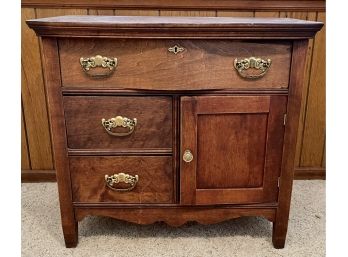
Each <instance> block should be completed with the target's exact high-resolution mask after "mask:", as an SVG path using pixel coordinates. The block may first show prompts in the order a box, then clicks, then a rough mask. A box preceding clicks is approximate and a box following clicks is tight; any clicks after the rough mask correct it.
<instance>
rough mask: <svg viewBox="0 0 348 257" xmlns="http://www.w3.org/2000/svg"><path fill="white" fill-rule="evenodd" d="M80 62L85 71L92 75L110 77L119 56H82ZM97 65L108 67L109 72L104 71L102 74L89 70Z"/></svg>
mask: <svg viewBox="0 0 348 257" xmlns="http://www.w3.org/2000/svg"><path fill="white" fill-rule="evenodd" d="M80 64H81V67H82V69H83V71H84V72H85V73H86V74H87V75H89V76H91V77H108V76H110V75H111V74H112V73H113V72H114V71H115V69H116V66H117V58H114V57H112V58H109V57H104V56H101V55H96V56H93V57H87V58H85V57H81V58H80ZM96 67H101V68H106V69H108V71H109V72H107V73H102V74H99V73H91V72H89V71H90V70H91V68H96Z"/></svg>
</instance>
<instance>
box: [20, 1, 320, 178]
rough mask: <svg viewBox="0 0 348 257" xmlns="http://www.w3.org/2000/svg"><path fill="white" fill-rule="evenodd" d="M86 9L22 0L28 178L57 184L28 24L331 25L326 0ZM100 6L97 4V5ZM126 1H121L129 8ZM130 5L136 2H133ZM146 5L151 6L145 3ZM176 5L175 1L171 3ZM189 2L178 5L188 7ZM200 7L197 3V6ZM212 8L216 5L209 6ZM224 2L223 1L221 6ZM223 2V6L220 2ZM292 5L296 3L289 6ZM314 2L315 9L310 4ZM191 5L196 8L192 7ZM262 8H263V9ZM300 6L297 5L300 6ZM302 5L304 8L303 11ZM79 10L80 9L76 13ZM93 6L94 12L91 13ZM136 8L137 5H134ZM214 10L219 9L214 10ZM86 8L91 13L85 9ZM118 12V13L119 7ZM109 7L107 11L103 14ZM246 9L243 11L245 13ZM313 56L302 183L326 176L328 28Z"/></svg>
mask: <svg viewBox="0 0 348 257" xmlns="http://www.w3.org/2000/svg"><path fill="white" fill-rule="evenodd" d="M77 2H79V3H81V2H82V3H81V4H76V5H74V4H71V3H70V4H67V2H65V1H46V5H45V1H33V0H22V17H21V19H22V73H21V74H22V96H21V97H22V135H21V138H22V148H21V149H22V156H21V157H22V158H21V160H22V162H21V163H22V179H23V180H24V181H33V180H41V181H42V180H54V178H55V174H54V164H53V160H54V156H53V155H52V145H51V140H50V131H49V121H48V111H47V104H46V96H45V87H44V79H43V74H42V64H41V53H40V42H39V39H38V38H37V37H36V36H35V34H34V32H33V31H32V30H30V29H29V28H28V27H27V25H26V24H25V20H27V19H32V18H40V17H47V16H59V15H73V14H76V15H77V14H79V15H155V16H158V15H160V16H235V17H242V16H243V17H288V18H299V19H307V20H317V21H322V22H324V23H325V8H323V6H324V4H325V2H324V1H315V0H312V1H300V0H297V1H283V0H280V1H278V2H279V3H284V5H278V10H276V9H275V7H274V8H273V7H272V8H268V10H267V8H264V7H263V6H264V5H265V2H266V1H262V0H259V1H253V2H255V4H254V5H252V6H245V4H244V7H243V6H242V5H243V4H242V2H243V1H239V2H240V3H241V5H240V7H238V5H236V3H238V1H231V2H232V3H233V4H232V5H231V6H233V8H232V7H231V9H229V7H228V6H223V7H220V9H218V8H216V9H215V8H214V7H211V6H210V5H209V6H203V7H202V6H200V7H198V9H197V10H195V9H194V7H193V6H192V3H191V2H192V0H190V1H187V8H186V7H185V6H184V5H181V6H180V8H177V7H173V9H170V8H168V6H167V7H165V8H164V7H162V8H161V6H160V4H158V3H157V4H156V5H155V4H153V7H154V8H153V9H151V3H150V2H156V1H154V0H152V1H148V3H149V4H148V5H146V6H142V7H138V8H137V9H135V8H134V9H130V7H129V6H128V7H127V6H126V5H120V6H119V7H118V6H117V4H115V6H112V5H108V6H100V4H98V3H100V1H90V2H89V5H87V4H85V5H84V4H83V2H86V1H77ZM91 2H92V3H93V2H94V3H96V5H93V4H91ZM125 2H127V1H125V0H123V1H120V3H122V4H124V3H125ZM129 2H130V3H133V2H134V1H131V0H129ZM145 2H146V1H145ZM171 2H175V1H171ZM182 2H183V1H178V3H180V4H182ZM193 2H194V1H193ZM207 2H209V3H212V2H214V1H212V0H211V1H207ZM217 2H219V1H217ZM220 2H221V1H220ZM289 2H291V3H289ZM308 2H312V3H313V5H309V4H308ZM190 3H191V5H190ZM257 3H260V5H259V7H258V4H257ZM294 3H295V4H294ZM301 3H303V4H302V6H301ZM75 6H78V9H76V7H75ZM91 6H93V8H90V7H91ZM131 6H134V5H131ZM212 6H214V5H212ZM84 7H85V8H84ZM114 7H115V8H114ZM103 8H104V9H103ZM241 9H242V10H241ZM309 47H310V49H309V51H308V56H307V66H306V80H305V85H304V92H303V105H302V112H301V121H300V129H299V135H298V141H297V155H296V166H297V168H296V170H295V176H296V177H297V178H324V177H325V26H324V28H323V29H322V30H321V31H320V32H319V33H318V34H317V36H316V37H315V39H314V40H311V42H310V46H309Z"/></svg>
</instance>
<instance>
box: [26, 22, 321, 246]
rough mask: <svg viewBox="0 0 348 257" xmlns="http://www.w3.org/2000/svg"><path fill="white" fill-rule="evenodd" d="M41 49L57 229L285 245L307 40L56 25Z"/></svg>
mask: <svg viewBox="0 0 348 257" xmlns="http://www.w3.org/2000/svg"><path fill="white" fill-rule="evenodd" d="M27 23H28V25H29V27H31V28H33V29H34V30H35V32H36V33H37V34H38V35H39V36H40V37H41V47H42V54H43V57H42V58H43V68H44V76H45V85H46V87H47V99H48V106H49V116H50V125H51V134H52V142H53V151H54V156H55V167H56V171H57V181H58V188H59V198H60V207H61V216H62V226H63V232H64V238H65V243H66V246H67V247H75V246H76V244H77V241H78V240H77V238H78V232H77V227H78V221H81V220H82V219H83V218H84V217H85V216H87V215H102V216H109V217H113V218H117V219H122V220H127V221H130V222H135V223H139V224H149V223H153V222H155V221H164V222H166V223H168V224H170V225H173V226H180V225H182V224H184V223H185V222H187V221H198V222H200V223H204V224H209V223H214V222H220V221H223V220H227V219H231V218H236V217H241V216H262V217H265V218H267V219H268V220H269V221H271V222H273V244H274V246H275V247H276V248H282V247H284V244H285V237H286V232H287V224H288V216H289V208H290V198H291V189H292V180H293V169H294V159H295V150H296V144H295V143H296V137H297V128H298V120H299V113H300V106H301V94H302V84H303V80H304V69H305V61H306V51H307V46H308V40H309V39H310V38H312V37H313V36H314V35H315V33H316V32H317V31H318V30H320V28H321V27H322V25H323V24H322V23H320V22H311V21H302V20H295V19H279V18H222V17H151V16H150V17H149V16H147V17H145V16H144V17H141V16H132V17H131V16H118V17H117V16H61V17H51V18H43V19H35V20H29V21H27Z"/></svg>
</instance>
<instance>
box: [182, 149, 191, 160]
mask: <svg viewBox="0 0 348 257" xmlns="http://www.w3.org/2000/svg"><path fill="white" fill-rule="evenodd" d="M182 159H183V160H184V162H192V160H193V154H192V153H191V151H190V150H185V152H184V155H183V156H182Z"/></svg>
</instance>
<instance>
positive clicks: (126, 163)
mask: <svg viewBox="0 0 348 257" xmlns="http://www.w3.org/2000/svg"><path fill="white" fill-rule="evenodd" d="M69 163H70V170H71V179H72V190H73V201H74V202H90V203H91V202H113V203H173V201H174V200H173V199H174V190H173V187H174V181H173V169H172V159H171V157H71V158H70V162H69ZM121 172H123V173H126V174H129V175H132V176H135V175H138V176H139V181H138V183H137V184H136V186H135V188H134V189H133V190H132V191H129V192H117V191H113V190H112V189H110V188H108V187H107V186H106V185H105V178H104V176H105V175H109V176H111V175H113V174H117V173H121ZM120 186H125V185H120ZM120 186H116V187H120Z"/></svg>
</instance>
